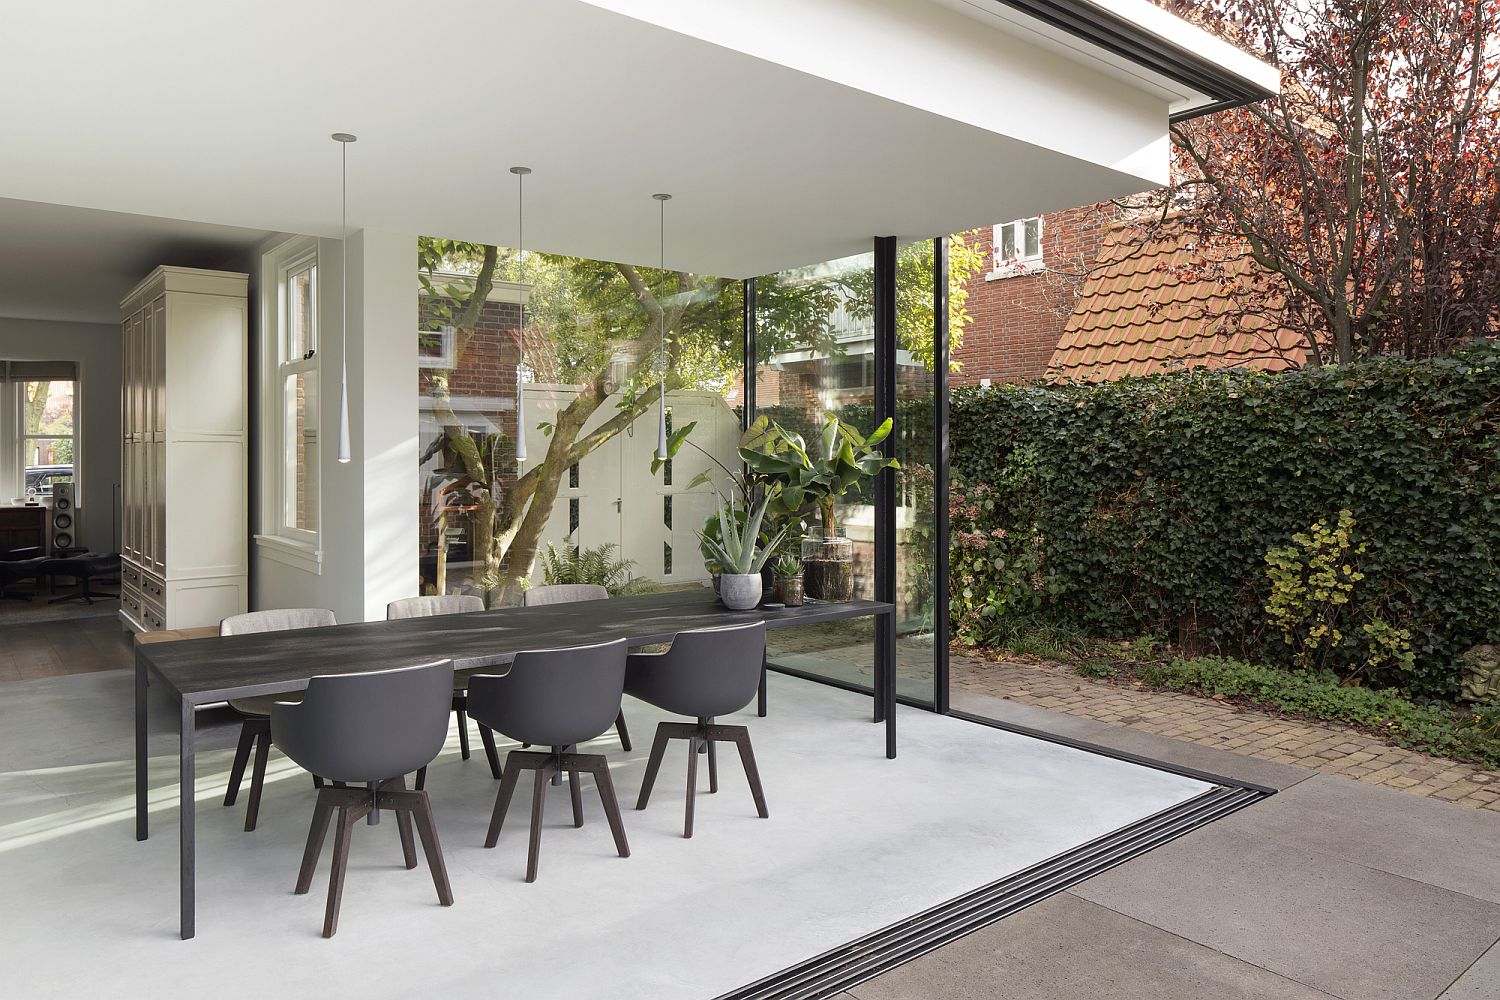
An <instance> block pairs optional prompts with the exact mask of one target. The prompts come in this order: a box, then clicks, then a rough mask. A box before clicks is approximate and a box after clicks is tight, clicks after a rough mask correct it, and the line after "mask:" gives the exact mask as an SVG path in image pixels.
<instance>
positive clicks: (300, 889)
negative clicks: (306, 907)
mask: <svg viewBox="0 0 1500 1000" xmlns="http://www.w3.org/2000/svg"><path fill="white" fill-rule="evenodd" d="M332 817H333V802H332V801H331V800H330V799H329V797H328V796H327V795H322V794H320V795H319V796H318V802H317V804H316V805H314V806H313V818H312V825H311V826H309V827H308V829H307V847H306V848H304V849H303V851H302V868H301V869H300V870H299V871H298V872H297V888H295V889H293V890H292V891H293V892H295V893H296V894H297V895H299V896H301V895H302V894H304V893H306V892H307V890H308V889H311V888H312V880H313V873H314V872H316V871H317V868H318V855H320V854H322V853H323V841H325V840H327V839H328V821H329V819H331V818H332Z"/></svg>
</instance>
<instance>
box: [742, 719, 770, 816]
mask: <svg viewBox="0 0 1500 1000" xmlns="http://www.w3.org/2000/svg"><path fill="white" fill-rule="evenodd" d="M734 742H735V744H736V745H738V746H739V748H740V763H741V764H743V765H745V777H746V779H748V780H749V782H750V794H751V795H752V796H754V797H755V811H756V812H757V813H759V814H760V818H761V819H769V818H770V816H771V813H770V812H769V811H768V810H767V809H766V793H765V791H764V790H763V789H762V788H761V785H760V769H759V768H757V767H756V766H755V751H754V750H752V749H751V748H750V731H749V730H748V729H740V730H739V731H738V732H737V733H735V734H734Z"/></svg>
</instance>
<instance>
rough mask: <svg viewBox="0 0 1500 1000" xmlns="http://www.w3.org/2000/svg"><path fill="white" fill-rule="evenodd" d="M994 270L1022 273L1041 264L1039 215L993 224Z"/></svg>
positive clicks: (998, 272) (1006, 272)
mask: <svg viewBox="0 0 1500 1000" xmlns="http://www.w3.org/2000/svg"><path fill="white" fill-rule="evenodd" d="M994 242H995V260H994V265H993V270H994V274H996V275H1007V274H1026V273H1029V272H1031V271H1037V270H1040V269H1041V267H1042V217H1041V216H1039V215H1034V216H1032V217H1031V218H1029V219H1017V220H1015V221H1014V222H1006V223H1002V224H1001V225H998V226H996V227H995V241H994Z"/></svg>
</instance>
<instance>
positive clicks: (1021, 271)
mask: <svg viewBox="0 0 1500 1000" xmlns="http://www.w3.org/2000/svg"><path fill="white" fill-rule="evenodd" d="M1045 270H1047V265H1045V264H1043V263H1042V262H1041V261H1039V260H1037V261H1028V262H1027V263H1024V264H1012V265H1010V266H1009V267H1005V268H1001V269H1000V270H997V271H991V272H990V273H989V274H986V275H985V276H984V280H985V281H1000V280H1002V279H1004V278H1024V277H1026V276H1027V275H1030V274H1041V273H1042V272H1043V271H1045Z"/></svg>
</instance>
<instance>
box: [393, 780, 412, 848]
mask: <svg viewBox="0 0 1500 1000" xmlns="http://www.w3.org/2000/svg"><path fill="white" fill-rule="evenodd" d="M395 785H396V787H397V788H398V789H400V790H401V791H403V792H404V791H406V778H405V776H402V777H400V778H397V779H396V781H395ZM396 829H397V830H399V831H400V833H401V857H402V860H403V861H405V862H406V869H407V871H410V870H411V869H413V868H415V867H417V844H416V841H414V840H413V839H412V835H411V813H410V812H409V811H407V810H406V809H405V808H401V807H399V806H398V807H397V809H396Z"/></svg>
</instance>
